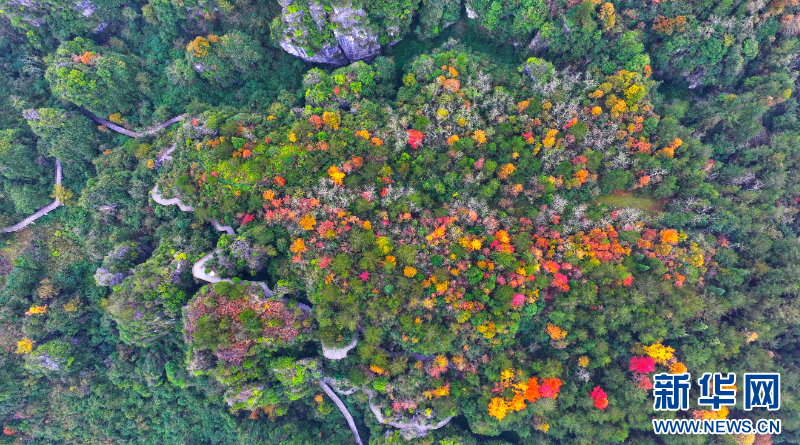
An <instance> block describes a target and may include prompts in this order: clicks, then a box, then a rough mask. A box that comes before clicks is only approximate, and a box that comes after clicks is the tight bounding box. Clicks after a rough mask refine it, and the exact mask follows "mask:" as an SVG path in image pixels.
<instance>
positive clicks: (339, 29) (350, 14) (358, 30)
mask: <svg viewBox="0 0 800 445" xmlns="http://www.w3.org/2000/svg"><path fill="white" fill-rule="evenodd" d="M330 19H331V21H333V22H334V23H336V24H337V25H338V26H335V27H334V28H333V34H334V35H335V36H336V40H337V41H338V42H339V47H341V48H342V52H343V53H344V55H345V57H347V59H349V61H350V63H352V62H355V61H357V60H368V61H369V60H372V59H374V58H375V57H377V56H378V55H379V54H380V53H381V45H380V44H379V43H378V37H377V36H376V35H375V33H373V32H371V31H369V30H368V29H367V28H365V27H363V26H359V23H364V22H366V21H367V14H366V12H364V10H363V9H356V10H354V9H351V8H347V7H334V8H333V13H332V14H330Z"/></svg>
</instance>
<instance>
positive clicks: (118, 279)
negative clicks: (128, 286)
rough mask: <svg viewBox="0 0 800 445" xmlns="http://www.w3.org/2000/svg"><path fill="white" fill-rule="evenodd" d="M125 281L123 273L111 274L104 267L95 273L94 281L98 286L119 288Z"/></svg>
mask: <svg viewBox="0 0 800 445" xmlns="http://www.w3.org/2000/svg"><path fill="white" fill-rule="evenodd" d="M123 279H125V274H123V273H111V272H109V271H108V270H107V269H103V268H102V267H101V268H99V269H97V271H96V272H95V273H94V281H95V283H97V285H98V286H117V285H119V284H121V283H122V280H123Z"/></svg>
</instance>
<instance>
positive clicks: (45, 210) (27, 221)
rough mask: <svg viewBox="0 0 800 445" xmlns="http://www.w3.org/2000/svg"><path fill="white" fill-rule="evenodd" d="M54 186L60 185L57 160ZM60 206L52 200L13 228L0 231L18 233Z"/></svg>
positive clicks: (59, 166) (57, 161) (59, 169)
mask: <svg viewBox="0 0 800 445" xmlns="http://www.w3.org/2000/svg"><path fill="white" fill-rule="evenodd" d="M56 184H57V185H58V184H61V162H60V161H59V160H58V159H56ZM60 205H61V201H59V200H58V199H54V200H53V202H51V203H50V204H48V205H46V206H44V207H42V208H41V209H39V210H38V211H37V212H36V213H34V214H33V215H31V216H29V217H27V218H25V219H23V220H22V221H20V222H18V223H16V224H14V225H13V226H9V227H6V228H4V229H3V230H2V231H3V233H11V232H19V231H20V230H22V229H24V228H25V227H28V225H30V224H32V223H33V222H34V221H36V220H37V219H39V218H41V217H43V216H44V215H47V214H48V213H50V212H52V211H53V210H55V209H56V208H58V207H59V206H60Z"/></svg>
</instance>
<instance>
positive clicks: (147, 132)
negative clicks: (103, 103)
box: [81, 107, 187, 139]
mask: <svg viewBox="0 0 800 445" xmlns="http://www.w3.org/2000/svg"><path fill="white" fill-rule="evenodd" d="M81 110H82V111H83V112H84V113H86V115H87V116H89V117H90V118H91V119H92V120H93V121H95V122H97V123H98V124H102V125H105V126H106V128H108V129H109V130H114V131H116V132H117V133H120V134H124V135H125V136H129V137H132V138H134V139H138V138H143V137H145V136H152V135H154V134H156V133H158V132H159V131H161V130H163V129H165V128H167V127H169V126H170V125H172V124H174V123H175V122H180V121H182V120H184V119H186V116H187V115H186V114H181V115H178V116H175V117H173V118H172V119H170V120H168V121H166V122H164V123H163V124H159V125H156V126H155V127H153V128H150V129H148V130H145V131H131V130H128V129H127V128H123V127H120V126H119V125H117V124H115V123H113V122H109V121H107V120H105V119H103V118H102V117H98V116H95V115H94V114H93V113H92V112H91V111H89V110H87V109H86V108H83V107H81Z"/></svg>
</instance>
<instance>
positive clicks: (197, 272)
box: [15, 110, 450, 445]
mask: <svg viewBox="0 0 800 445" xmlns="http://www.w3.org/2000/svg"><path fill="white" fill-rule="evenodd" d="M84 111H85V112H86V113H87V114H88V115H89V116H90V117H91V118H92V119H94V120H95V121H96V122H99V123H101V124H103V125H105V126H106V127H108V128H110V129H111V130H114V131H116V132H118V133H122V134H124V135H126V136H130V137H132V138H139V137H143V136H147V135H150V134H153V133H155V132H157V131H160V130H162V129H164V128H166V127H168V126H169V125H172V124H174V123H175V122H178V121H180V120H183V119H184V118H185V117H186V115H180V116H177V117H174V118H172V119H170V120H168V121H167V122H164V123H163V124H161V125H160V126H158V127H156V128H155V129H152V130H148V131H146V132H140V133H136V132H132V131H130V130H127V129H125V128H122V127H120V126H118V125H114V124H113V123H111V122H108V121H107V120H105V119H101V118H99V117H97V116H95V115H93V114H92V113H90V112H88V111H86V110H84ZM176 147H177V144H173V145H172V147H170V148H169V149H168V150H167V151H165V152H164V153H163V154H162V155H160V156H159V157H158V159H157V161H158V162H159V163H161V162H163V161H165V160H169V159H172V152H173V151H175V148H176ZM56 162H58V161H56ZM57 166H58V169H57V182H56V183H60V182H61V164H57ZM150 197H152V198H153V201H155V202H156V203H157V204H161V205H164V206H170V205H175V206H178V208H179V209H180V210H181V211H183V212H193V211H194V207H192V206H190V205H187V204H184V203H183V202H182V201H181V200H180V198H177V197H176V198H164V196H163V195H162V194H161V192H159V191H158V184H156V185H155V186H154V187H153V189H152V190H151V191H150ZM53 204H55V207H58V205H60V204H61V203H59V202H58V201H57V200H56V201H54V203H53ZM53 204H51V205H53ZM48 207H50V206H48ZM55 207H53V208H55ZM42 210H45V209H42ZM42 210H40V212H41V211H42ZM50 210H52V209H50ZM50 210H47V211H46V212H44V214H46V213H47V212H49V211H50ZM37 213H39V212H37ZM20 224H22V223H20ZM211 224H212V225H213V226H214V228H215V229H217V230H219V231H220V232H225V233H227V234H228V235H235V234H236V232H235V231H234V230H233V227H231V226H223V225H221V224H220V223H219V222H218V221H216V220H215V221H212V222H211ZM18 225H19V224H18ZM26 225H27V224H26ZM15 227H16V226H15ZM219 253H221V252H220V250H219V249H215V250H214V251H213V252H211V253H208V254H206V255H204V256H203V257H202V258H200V259H199V260H198V261H197V262H196V263H194V264H193V265H192V276H194V277H195V278H197V279H199V280H202V281H206V282H209V283H218V282H220V281H227V282H230V283H233V280H231V279H230V278H220V277H218V276H216V275H212V274H211V273H207V272H206V263H207V262H208V261H209V260H210V259H211V258H213V257H214V255H215V254H219ZM212 273H213V272H212ZM254 283H257V284H258V285H259V286H261V288H262V289H263V291H264V296H265V297H272V296H273V295H274V293H273V292H272V290H270V288H269V286H267V284H266V283H264V282H263V281H255V282H254ZM298 307H300V309H301V310H303V311H306V312H310V311H311V308H310V307H308V306H306V305H305V304H302V303H298ZM357 341H358V336H356V337H355V338H353V341H352V343H351V344H350V345H348V346H347V347H345V348H343V349H342V350H341V351H340V350H335V351H334V350H330V351H328V354H325V355H326V356H327V355H329V354H332V355H334V356H336V358H334V360H336V359H342V358H344V357H345V356H346V355H347V351H349V350H350V349H352V348H353V347H355V345H356V343H357ZM324 349H325V348H324V346H323V350H324ZM340 355H341V357H339V356H340ZM329 384H333V381H332V380H331V379H330V378H329V377H325V378H324V379H322V380H320V382H319V386H320V387H321V388H322V390H323V391H324V392H325V394H327V395H328V397H330V398H331V399H332V400H333V402H334V403H335V404H336V406H337V407H338V408H339V410H340V411H341V412H342V414H343V415H344V417H345V419H346V420H347V425H348V426H349V427H350V431H352V433H353V437H354V439H355V443H356V445H364V442H363V441H362V440H361V436H360V435H359V433H358V429H357V428H356V423H355V421H354V420H353V416H352V415H351V414H350V411H348V409H347V406H345V404H344V403H343V402H342V400H341V399H340V398H339V396H337V395H336V393H335V392H334V391H333V390H332V389H331V387H330V386H329ZM355 391H356V389H355V388H353V389H351V390H350V391H349V392H342V394H352V393H353V392H355ZM369 395H370V396H371V394H369ZM370 402H371V397H370ZM370 408H372V409H373V412H375V408H373V407H372V404H371V403H370ZM376 416H380V412H377V415H376ZM379 420H380V421H381V423H383V418H382V416H381V417H379ZM449 420H450V418H448V419H447V420H446V421H444V423H447V421H449ZM444 423H443V424H444ZM443 424H442V425H443Z"/></svg>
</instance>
